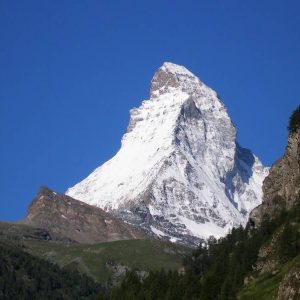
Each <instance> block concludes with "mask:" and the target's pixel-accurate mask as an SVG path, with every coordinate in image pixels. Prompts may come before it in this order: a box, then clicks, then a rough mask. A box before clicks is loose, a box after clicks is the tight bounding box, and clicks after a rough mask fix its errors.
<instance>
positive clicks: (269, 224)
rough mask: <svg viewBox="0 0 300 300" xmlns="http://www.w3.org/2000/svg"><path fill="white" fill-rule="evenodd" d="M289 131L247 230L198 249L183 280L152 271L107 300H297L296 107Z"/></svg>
mask: <svg viewBox="0 0 300 300" xmlns="http://www.w3.org/2000/svg"><path fill="white" fill-rule="evenodd" d="M291 124H292V125H293V126H291ZM288 128H289V138H288V145H287V147H286V150H285V153H284V155H283V157H282V158H281V159H279V160H278V161H277V162H275V163H274V165H273V166H272V168H271V170H270V174H269V175H268V176H267V177H266V179H265V180H264V183H263V191H264V196H263V203H262V204H261V205H260V206H258V207H257V208H255V209H254V211H253V212H252V213H251V217H250V219H249V222H248V224H247V226H246V228H242V227H240V228H234V229H232V231H231V233H230V234H228V235H227V236H226V237H224V238H221V239H219V240H218V241H216V240H210V241H209V243H208V247H206V245H205V246H204V247H203V245H199V247H198V248H197V249H196V250H195V251H194V252H193V253H192V255H190V256H187V257H186V259H185V260H184V272H183V274H182V275H178V274H176V273H173V274H170V273H167V272H156V273H154V274H152V276H149V277H147V278H146V279H144V280H142V281H141V280H139V279H138V278H137V276H136V274H135V273H134V272H131V273H130V274H128V275H127V276H126V277H125V279H124V281H123V283H122V284H121V286H120V287H119V288H115V289H114V290H113V291H112V292H111V295H110V299H118V300H127V299H144V298H147V299H202V300H215V299H220V300H232V299H239V300H250V299H257V300H288V299H290V300H297V299H300V281H299V278H300V180H299V179H300V178H299V174H300V163H299V160H300V150H299V149H300V138H299V137H300V106H299V107H298V108H297V109H296V110H295V111H294V113H293V114H292V116H291V118H290V125H289V127H288ZM253 217H255V218H254V219H253ZM132 295H134V297H132Z"/></svg>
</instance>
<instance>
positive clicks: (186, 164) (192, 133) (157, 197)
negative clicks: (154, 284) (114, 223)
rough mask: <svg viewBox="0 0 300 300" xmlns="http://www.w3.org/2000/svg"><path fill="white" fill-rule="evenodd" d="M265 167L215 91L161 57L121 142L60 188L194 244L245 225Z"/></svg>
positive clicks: (257, 197) (258, 199) (159, 232)
mask: <svg viewBox="0 0 300 300" xmlns="http://www.w3.org/2000/svg"><path fill="white" fill-rule="evenodd" d="M267 174H268V169H267V168H265V167H264V166H263V165H262V163H261V162H260V161H259V159H258V158H257V157H256V156H254V155H253V154H252V152H251V151H250V150H248V149H244V148H242V147H240V146H239V145H238V143H237V142H236V129H235V127H234V126H233V124H232V122H231V119H230V118H229V116H228V113H227V110H226V107H225V106H224V104H223V103H222V101H221V100H220V99H219V97H218V95H217V93H216V92H215V91H213V90H212V89H211V88H209V87H207V86H206V85H205V84H204V83H203V82H201V81H200V80H199V78H197V77H196V76H195V75H194V74H192V73H191V72H190V71H189V70H187V69H186V68H185V67H182V66H179V65H176V64H172V63H164V64H163V65H162V66H161V67H160V68H159V69H158V70H157V72H156V73H155V74H154V77H153V79H152V81H151V89H150V99H149V100H145V101H143V102H142V104H141V106H140V107H139V108H134V109H132V110H131V111H130V122H129V126H128V129H127V133H126V134H125V135H124V136H123V138H122V145H121V149H120V150H119V151H118V153H117V154H116V155H115V156H114V157H113V158H112V159H110V160H109V161H107V162H106V163H104V164H103V165H102V166H100V167H99V168H97V169H96V170H95V171H94V172H92V173H91V174H90V175H89V176H88V177H87V178H86V179H84V180H83V181H81V182H80V183H78V184H76V185H75V186H74V187H72V188H70V189H69V190H68V191H67V193H66V194H67V195H69V196H71V197H73V198H75V199H79V200H81V201H83V202H86V203H88V204H91V205H95V206H98V207H101V208H102V209H104V210H106V211H110V212H112V213H113V214H115V215H117V216H119V217H121V218H122V219H123V220H125V221H126V222H128V223H130V224H132V225H135V226H139V228H143V229H144V230H145V231H146V232H147V233H148V234H151V235H156V236H159V237H160V238H163V239H170V240H171V241H177V242H180V243H185V244H197V243H199V242H200V241H202V240H207V239H208V238H209V237H210V236H214V237H221V236H224V235H225V234H226V233H227V232H228V231H229V230H230V229H231V228H232V227H233V226H239V225H244V224H246V222H247V220H248V216H249V212H250V211H251V210H252V209H253V208H254V207H255V206H257V205H259V204H260V203H261V201H262V182H263V180H264V178H265V177H266V175H267Z"/></svg>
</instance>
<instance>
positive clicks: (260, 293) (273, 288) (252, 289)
mask: <svg viewBox="0 0 300 300" xmlns="http://www.w3.org/2000/svg"><path fill="white" fill-rule="evenodd" d="M299 262H300V255H298V256H297V257H295V258H294V259H292V260H290V261H288V262H287V263H285V264H283V265H282V266H281V267H280V268H279V269H278V271H277V272H276V273H273V274H272V273H263V274H259V275H257V276H256V277H255V279H254V280H253V281H252V282H251V283H250V284H248V285H246V286H244V287H243V288H242V290H241V291H240V293H239V294H238V299H239V300H259V299H264V300H274V299H276V298H277V293H278V288H279V285H280V283H281V281H282V279H283V278H284V275H285V274H286V273H287V272H288V271H289V270H290V269H291V268H292V267H294V266H295V265H296V264H297V263H299Z"/></svg>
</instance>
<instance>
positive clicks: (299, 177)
mask: <svg viewBox="0 0 300 300" xmlns="http://www.w3.org/2000/svg"><path fill="white" fill-rule="evenodd" d="M299 194H300V128H298V129H297V130H295V131H292V132H290V134H289V137H288V144H287V147H286V150H285V153H284V155H283V156H282V158H281V159H279V160H278V161H277V162H276V163H275V164H274V165H273V166H272V167H271V169H270V173H269V176H267V177H266V179H265V180H264V183H263V202H262V204H261V205H259V206H258V207H256V208H255V209H254V210H253V211H252V212H251V215H250V222H251V223H252V225H255V226H257V225H259V224H260V223H261V221H262V218H263V216H269V217H272V216H275V215H277V213H278V212H280V211H281V210H282V209H288V210H289V209H291V208H292V207H293V206H294V204H295V201H296V200H297V198H298V196H299Z"/></svg>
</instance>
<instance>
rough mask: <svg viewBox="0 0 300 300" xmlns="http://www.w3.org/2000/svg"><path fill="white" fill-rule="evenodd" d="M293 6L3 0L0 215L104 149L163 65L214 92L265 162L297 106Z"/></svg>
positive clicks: (298, 23)
mask: <svg viewBox="0 0 300 300" xmlns="http://www.w3.org/2000/svg"><path fill="white" fill-rule="evenodd" d="M299 3H300V2H299V1H291V0H285V1H276V0H275V1H274V0H273V1H271V0H270V1H264V0H252V1H247V0H245V1H241V0H236V1H233V0H228V1H227V0H220V1H216V0H209V1H208V0H207V1H199V0H191V1H189V0H186V1H182V0H169V1H166V0H151V1H148V0H136V1H130V0H127V1H121V0H120V1H116V0H109V1H101V0H98V1H96V0H80V1H79V0H77V1H76V0H69V1H66V0H51V1H40V0H36V1H33V0H26V1H23V0H15V1H11V0H1V1H0V188H1V189H0V191H1V198H0V220H18V219H20V218H22V217H24V216H25V214H26V209H27V206H28V204H29V203H30V201H31V200H32V198H33V197H34V196H35V194H36V193H37V191H38V189H39V187H40V186H41V185H47V186H49V187H50V188H52V189H54V190H56V191H58V192H64V191H65V190H66V189H67V188H68V187H70V186H72V185H74V184H75V183H77V182H79V181H80V180H81V179H83V178H84V177H86V176H87V175H88V174H89V173H90V172H91V171H92V170H93V169H95V168H96V167H98V166H99V165H100V164H102V163H103V162H105V161H106V160H107V159H109V158H110V157H112V156H113V155H114V154H115V153H116V152H117V151H118V149H119V147H120V140H121V137H122V135H123V134H124V133H125V131H126V127H127V124H128V121H129V109H130V108H132V107H136V106H139V104H140V103H141V100H143V99H147V98H148V95H149V85H150V80H151V78H152V76H153V74H154V72H155V70H156V69H157V68H158V67H159V66H160V65H161V64H162V63H163V62H164V61H171V62H174V63H177V64H181V65H184V66H186V67H187V68H188V69H189V70H191V71H192V72H193V73H194V74H196V75H197V76H199V77H200V79H201V80H202V81H204V82H205V83H206V84H207V85H209V86H210V87H212V88H213V89H215V90H216V91H217V92H218V94H219V95H220V96H221V98H222V100H223V102H224V103H225V105H226V106H227V108H228V112H229V114H230V116H231V118H232V120H233V123H234V124H235V126H236V127H237V129H238V141H239V143H240V144H241V145H242V146H243V147H247V148H250V149H251V150H252V151H253V152H254V153H255V154H256V155H258V157H259V158H260V159H261V160H262V161H263V163H265V164H266V165H271V164H272V163H273V162H274V161H275V160H276V159H278V158H279V157H280V156H281V155H282V153H283V151H284V148H285V145H286V140H287V130H286V127H287V122H288V118H289V116H290V114H291V112H292V111H293V110H294V109H295V108H296V106H297V105H298V104H299V102H300V101H299V99H300V90H299V89H300V85H299V78H300V77H299V70H300V18H299V11H300V4H299Z"/></svg>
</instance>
